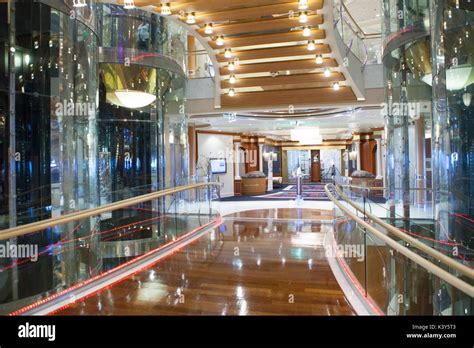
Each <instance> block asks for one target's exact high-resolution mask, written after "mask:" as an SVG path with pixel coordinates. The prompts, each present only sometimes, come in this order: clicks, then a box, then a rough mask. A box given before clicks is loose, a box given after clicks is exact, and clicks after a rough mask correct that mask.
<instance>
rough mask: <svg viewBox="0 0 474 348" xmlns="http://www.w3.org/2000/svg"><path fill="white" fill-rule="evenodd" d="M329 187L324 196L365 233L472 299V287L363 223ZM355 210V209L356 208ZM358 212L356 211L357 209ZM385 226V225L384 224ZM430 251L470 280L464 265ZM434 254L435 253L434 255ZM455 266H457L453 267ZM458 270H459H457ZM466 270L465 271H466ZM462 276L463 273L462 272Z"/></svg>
mask: <svg viewBox="0 0 474 348" xmlns="http://www.w3.org/2000/svg"><path fill="white" fill-rule="evenodd" d="M330 186H331V184H328V185H326V186H325V188H324V189H325V191H326V194H327V195H328V197H329V199H330V200H331V201H332V202H333V203H334V204H335V205H336V206H337V207H338V208H339V209H341V210H342V211H343V212H344V213H345V214H346V215H347V216H349V217H350V218H351V219H353V220H354V221H355V222H357V223H358V224H359V225H361V226H364V228H365V229H366V231H368V232H370V233H371V234H373V235H374V236H375V237H377V238H378V239H380V240H382V241H384V242H385V243H386V244H387V245H389V246H390V247H391V248H393V249H395V250H397V251H398V252H399V253H400V254H402V255H405V256H406V257H407V258H409V259H410V260H412V261H413V262H415V263H416V264H418V265H420V266H421V267H423V268H424V269H426V270H427V271H428V272H431V273H433V274H434V275H436V276H438V277H439V278H441V279H443V280H444V281H445V282H447V283H448V284H450V285H452V286H454V287H455V288H457V289H459V290H460V291H462V292H464V293H466V294H468V295H469V296H471V297H474V286H471V285H469V284H468V283H466V282H465V281H463V280H461V279H459V278H457V277H455V276H454V275H452V274H451V273H449V272H447V271H445V270H444V269H442V268H440V267H439V266H437V265H435V264H433V263H432V262H430V261H428V260H427V259H425V258H424V257H422V256H420V255H418V254H417V253H415V252H413V251H411V250H410V249H408V248H407V247H404V246H403V245H401V244H399V243H398V242H397V241H395V240H394V239H392V238H390V237H389V236H387V235H386V234H384V233H382V232H380V231H379V230H377V229H376V228H375V227H373V226H372V225H370V224H368V223H367V222H366V221H364V220H363V219H361V218H360V217H359V216H357V215H356V214H354V213H353V212H351V211H350V210H349V209H347V208H346V207H345V206H344V205H343V204H341V202H339V201H338V200H337V199H336V198H335V197H334V195H333V194H332V192H331V191H330V189H329V187H330ZM337 190H338V189H337V188H336V192H337ZM338 194H339V195H340V196H341V198H342V199H344V201H346V202H347V203H349V204H351V205H352V206H353V207H355V205H354V204H353V203H352V202H351V201H350V200H349V199H348V198H347V197H346V196H345V195H344V194H342V195H341V194H340V193H339V192H338ZM355 208H356V207H355ZM356 209H357V208H356ZM357 210H358V209H357ZM366 215H367V217H369V218H371V217H370V216H373V215H372V214H370V216H369V214H368V213H367V212H366ZM377 220H378V221H380V222H382V223H383V221H381V220H380V219H378V218H376V219H374V221H376V222H377V223H379V222H378V221H377ZM384 224H385V223H384ZM385 225H388V224H385ZM384 227H385V226H384ZM388 227H390V228H387V229H389V230H390V231H391V232H393V233H394V234H395V235H397V236H398V237H400V238H401V239H403V240H405V241H406V242H407V243H411V244H413V246H415V247H418V246H417V245H418V244H420V243H421V242H419V241H417V240H416V239H414V238H411V237H409V236H407V235H406V234H405V233H403V232H402V231H400V230H398V229H397V228H395V227H393V226H391V225H388ZM421 244H423V243H421ZM425 247H426V248H429V247H428V246H426V245H425ZM429 249H430V250H431V251H430V252H429V253H427V254H430V255H431V256H433V255H437V254H440V255H441V256H443V257H441V258H438V257H437V258H438V259H439V260H440V261H442V262H443V263H445V264H446V265H447V266H449V267H452V268H455V269H456V270H459V269H463V271H465V272H466V273H467V274H468V276H469V277H470V278H472V276H473V270H472V269H470V268H468V267H466V266H464V265H461V264H460V263H459V262H456V261H454V260H453V259H451V258H449V257H447V256H446V255H444V254H441V253H439V252H437V251H436V250H433V249H431V248H429ZM434 252H435V253H434ZM445 258H448V260H446V259H445ZM455 264H457V265H455ZM453 266H456V267H453ZM459 266H463V267H459ZM458 268H459V269H458ZM466 269H467V270H466ZM462 273H463V274H464V272H462Z"/></svg>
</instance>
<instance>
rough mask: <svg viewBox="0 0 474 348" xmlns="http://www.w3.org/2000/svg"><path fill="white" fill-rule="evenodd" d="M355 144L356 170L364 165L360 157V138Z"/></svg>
mask: <svg viewBox="0 0 474 348" xmlns="http://www.w3.org/2000/svg"><path fill="white" fill-rule="evenodd" d="M354 145H355V152H356V154H357V158H356V170H361V168H362V165H361V158H360V140H356V141H354Z"/></svg>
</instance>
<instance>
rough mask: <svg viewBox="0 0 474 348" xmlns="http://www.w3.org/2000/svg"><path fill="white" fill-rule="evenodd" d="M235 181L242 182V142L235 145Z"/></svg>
mask: <svg viewBox="0 0 474 348" xmlns="http://www.w3.org/2000/svg"><path fill="white" fill-rule="evenodd" d="M234 166H235V180H240V179H241V178H240V142H235V143H234Z"/></svg>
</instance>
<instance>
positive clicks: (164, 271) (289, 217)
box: [56, 209, 354, 315]
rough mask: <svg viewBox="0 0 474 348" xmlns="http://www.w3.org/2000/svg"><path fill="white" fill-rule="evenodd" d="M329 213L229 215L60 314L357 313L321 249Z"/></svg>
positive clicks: (296, 211) (300, 211) (297, 211)
mask: <svg viewBox="0 0 474 348" xmlns="http://www.w3.org/2000/svg"><path fill="white" fill-rule="evenodd" d="M331 219H332V213H331V212H330V211H328V210H315V209H267V210H254V211H250V212H241V213H235V214H231V215H228V216H226V217H225V220H224V224H223V225H221V226H220V228H218V229H216V230H213V231H211V232H209V233H207V234H206V235H204V236H203V237H202V238H200V239H199V240H197V241H196V242H194V243H193V244H191V245H188V246H187V247H185V248H183V249H182V250H180V251H179V252H177V253H175V254H173V255H172V256H170V257H168V258H167V259H165V260H163V261H161V262H159V263H157V264H156V265H154V266H152V267H150V268H149V269H147V270H145V271H143V272H141V273H138V274H137V275H134V276H131V277H129V278H126V279H125V280H123V281H122V282H120V283H118V284H116V285H114V286H113V287H111V288H109V289H105V290H102V291H100V292H99V293H97V294H94V295H92V296H91V297H89V298H87V299H85V300H84V301H81V302H78V303H75V304H72V305H71V306H70V307H69V308H66V309H64V310H62V311H60V312H58V313H56V314H58V315H202V314H205V315H206V314H207V315H354V312H353V310H352V308H351V307H350V305H349V304H348V302H347V301H346V299H345V297H344V294H343V292H342V290H341V289H340V287H339V285H338V284H337V282H336V280H335V278H334V276H333V274H332V272H331V269H330V267H329V265H328V262H327V260H326V257H325V252H324V248H323V245H322V243H323V237H324V233H323V232H321V230H322V227H324V224H325V223H326V222H325V221H330V220H331Z"/></svg>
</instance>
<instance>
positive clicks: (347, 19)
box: [334, 0, 381, 66]
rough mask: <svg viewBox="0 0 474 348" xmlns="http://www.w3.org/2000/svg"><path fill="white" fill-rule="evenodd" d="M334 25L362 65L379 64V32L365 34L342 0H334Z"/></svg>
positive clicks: (348, 48)
mask: <svg viewBox="0 0 474 348" xmlns="http://www.w3.org/2000/svg"><path fill="white" fill-rule="evenodd" d="M334 27H335V29H336V30H337V32H338V34H339V36H340V37H341V40H342V41H343V42H344V45H345V46H346V47H347V50H348V51H350V52H352V53H353V54H354V55H355V56H356V57H357V59H358V60H359V61H360V62H361V63H362V65H363V66H365V65H367V64H380V63H379V58H380V49H379V47H380V45H381V34H380V33H375V34H366V33H364V31H363V30H362V29H361V28H360V27H359V26H358V24H357V22H356V21H355V20H354V19H353V17H352V15H351V14H350V13H349V12H348V10H347V8H346V6H345V5H344V2H343V1H342V0H334Z"/></svg>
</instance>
